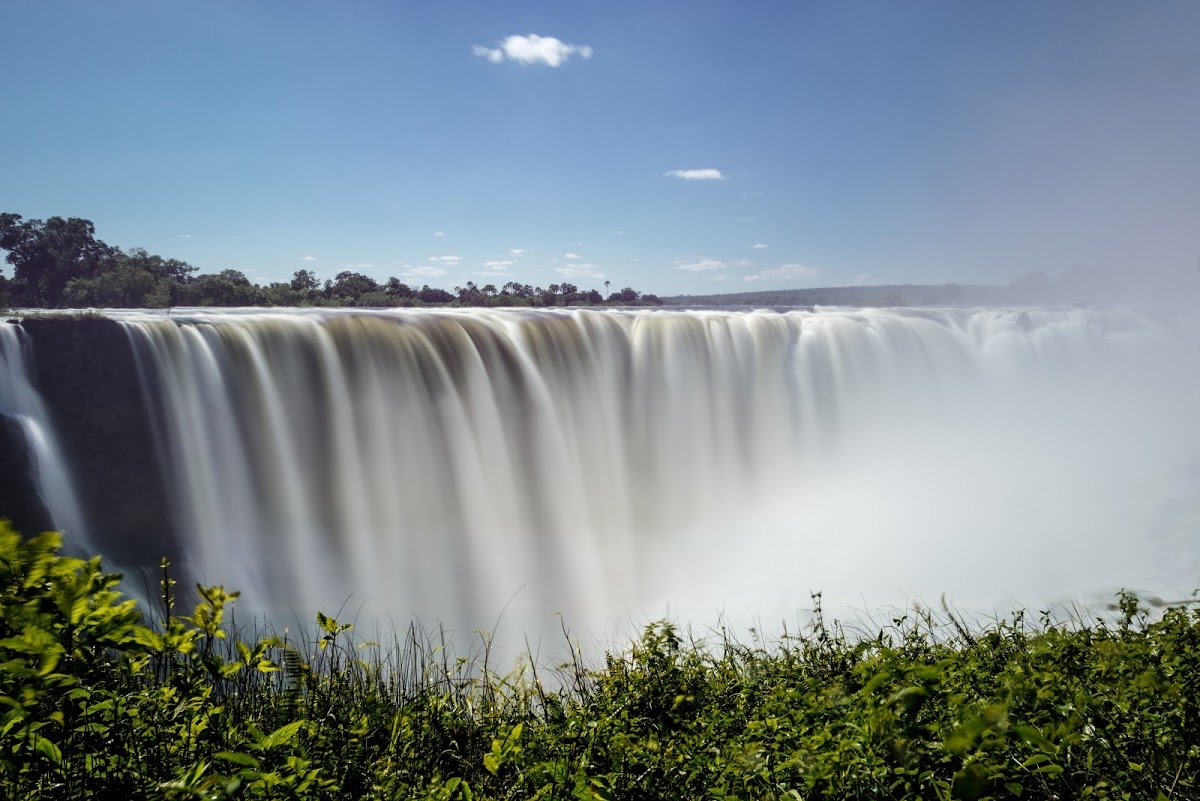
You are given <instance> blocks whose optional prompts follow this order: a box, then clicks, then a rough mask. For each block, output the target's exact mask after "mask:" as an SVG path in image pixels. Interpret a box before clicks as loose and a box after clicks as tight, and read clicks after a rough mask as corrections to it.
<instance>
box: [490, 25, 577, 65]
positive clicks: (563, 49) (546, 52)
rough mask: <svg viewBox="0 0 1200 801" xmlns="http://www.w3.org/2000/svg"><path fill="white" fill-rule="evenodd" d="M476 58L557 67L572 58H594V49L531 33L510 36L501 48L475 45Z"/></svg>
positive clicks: (496, 62)
mask: <svg viewBox="0 0 1200 801" xmlns="http://www.w3.org/2000/svg"><path fill="white" fill-rule="evenodd" d="M471 52H473V53H474V54H475V55H476V56H478V57H479V58H482V59H486V60H487V61H490V62H492V63H493V64H499V63H500V62H501V61H504V60H505V59H506V58H507V59H508V60H509V61H516V62H517V63H519V64H545V65H546V66H548V67H557V66H559V65H561V64H562V63H563V62H565V61H566V60H567V59H569V58H570V57H571V56H575V55H577V56H579V57H580V58H582V59H588V58H591V57H592V52H593V51H592V48H591V47H589V46H588V45H573V44H567V43H566V42H563V41H561V40H559V39H555V38H554V37H553V36H538V35H537V34H536V33H531V34H529V35H528V36H516V35H514V36H509V37H506V38H505V39H504V41H502V42H500V46H499V47H484V46H482V45H475V46H474V47H472V48H471Z"/></svg>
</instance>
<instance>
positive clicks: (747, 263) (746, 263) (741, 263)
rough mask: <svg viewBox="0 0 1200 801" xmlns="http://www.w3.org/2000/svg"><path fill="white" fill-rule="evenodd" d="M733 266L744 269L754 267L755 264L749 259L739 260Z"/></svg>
mask: <svg viewBox="0 0 1200 801" xmlns="http://www.w3.org/2000/svg"><path fill="white" fill-rule="evenodd" d="M733 266H734V267H742V268H746V267H753V266H754V262H752V261H750V260H749V259H738V260H737V261H735V262H734V263H733Z"/></svg>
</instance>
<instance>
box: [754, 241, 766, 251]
mask: <svg viewBox="0 0 1200 801" xmlns="http://www.w3.org/2000/svg"><path fill="white" fill-rule="evenodd" d="M750 247H751V249H752V250H766V249H767V246H766V244H765V243H763V242H755V243H754V244H753V245H751V246H750Z"/></svg>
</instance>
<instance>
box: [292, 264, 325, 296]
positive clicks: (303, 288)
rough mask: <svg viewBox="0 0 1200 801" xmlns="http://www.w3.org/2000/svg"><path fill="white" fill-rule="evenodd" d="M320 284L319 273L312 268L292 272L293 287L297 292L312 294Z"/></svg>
mask: <svg viewBox="0 0 1200 801" xmlns="http://www.w3.org/2000/svg"><path fill="white" fill-rule="evenodd" d="M320 286H321V282H320V281H319V280H317V275H316V273H314V272H313V271H312V270H296V272H294V273H292V283H291V287H292V289H294V290H296V291H297V292H301V293H304V294H306V295H311V294H312V293H313V292H316V291H317V289H319V288H320Z"/></svg>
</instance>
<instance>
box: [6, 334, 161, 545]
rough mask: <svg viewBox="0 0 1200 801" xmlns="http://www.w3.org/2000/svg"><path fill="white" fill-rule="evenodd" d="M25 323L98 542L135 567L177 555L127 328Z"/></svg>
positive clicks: (37, 374)
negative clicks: (135, 565)
mask: <svg viewBox="0 0 1200 801" xmlns="http://www.w3.org/2000/svg"><path fill="white" fill-rule="evenodd" d="M21 325H22V327H23V328H24V329H25V330H26V331H27V332H28V333H29V335H30V338H31V339H32V340H33V371H34V381H35V383H36V384H37V388H38V390H39V392H40V393H41V395H42V398H43V400H44V402H45V404H46V406H47V407H48V409H49V411H50V415H51V416H52V417H53V421H54V426H55V430H56V432H57V434H58V438H59V443H60V446H61V447H62V450H63V454H64V458H65V459H66V461H67V464H68V465H69V466H70V469H71V472H72V477H73V479H74V481H75V488H76V492H77V493H78V495H79V504H80V506H81V507H82V510H83V514H84V516H85V519H86V520H87V522H88V527H89V529H90V534H91V537H92V540H93V544H94V545H95V546H96V547H98V548H100V549H101V550H102V552H103V553H104V555H105V556H108V557H110V558H113V559H116V560H119V561H124V562H128V563H132V564H156V563H157V562H158V560H159V558H161V557H163V556H169V557H174V556H175V555H176V554H177V552H178V545H177V542H176V538H175V537H174V535H173V533H172V532H171V516H170V514H169V508H168V503H167V496H166V490H165V486H164V482H163V478H162V469H161V467H160V465H159V464H158V459H157V457H156V455H155V445H154V439H153V435H152V431H151V428H150V422H149V421H150V417H149V415H148V413H147V409H146V405H145V402H144V400H143V398H142V391H141V388H140V386H139V381H138V372H137V366H136V363H135V362H134V356H133V349H132V347H131V345H130V342H129V338H128V337H127V336H126V334H125V331H124V329H123V328H122V327H121V325H120V324H119V323H117V322H114V321H112V320H107V319H103V318H29V319H26V320H24V321H22V323H21ZM5 450H7V448H5ZM4 494H8V493H7V492H5V493H4Z"/></svg>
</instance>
